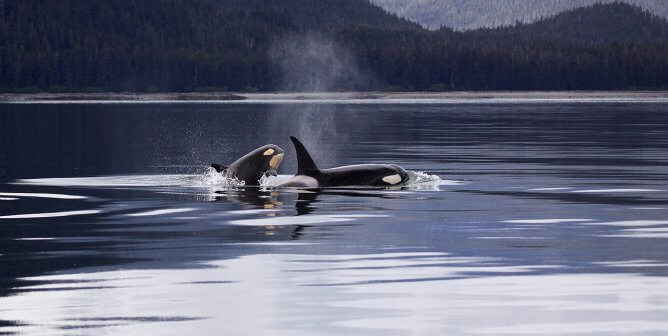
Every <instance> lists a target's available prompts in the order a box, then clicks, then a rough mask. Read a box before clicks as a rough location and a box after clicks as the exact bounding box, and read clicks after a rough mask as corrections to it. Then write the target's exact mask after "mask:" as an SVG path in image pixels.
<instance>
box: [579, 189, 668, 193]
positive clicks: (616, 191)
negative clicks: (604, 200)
mask: <svg viewBox="0 0 668 336" xmlns="http://www.w3.org/2000/svg"><path fill="white" fill-rule="evenodd" d="M662 191H665V190H661V189H621V188H620V189H585V190H574V191H571V192H572V193H592V194H605V193H611V194H613V193H643V192H662Z"/></svg>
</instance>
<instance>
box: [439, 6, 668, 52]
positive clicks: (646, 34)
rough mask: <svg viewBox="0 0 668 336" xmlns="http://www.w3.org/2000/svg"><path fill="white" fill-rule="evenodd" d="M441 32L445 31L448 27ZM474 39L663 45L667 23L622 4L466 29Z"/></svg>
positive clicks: (667, 41)
mask: <svg viewBox="0 0 668 336" xmlns="http://www.w3.org/2000/svg"><path fill="white" fill-rule="evenodd" d="M441 31H443V32H445V33H446V34H449V33H450V32H451V30H450V29H447V28H444V29H441ZM464 35H466V36H467V37H468V38H471V39H474V40H478V41H489V42H492V41H498V40H512V41H522V42H524V43H527V42H556V43H571V44H599V45H600V44H608V43H627V44H628V43H633V44H641V43H643V44H667V43H668V22H667V21H666V20H665V19H662V18H660V17H658V16H655V15H653V14H650V13H649V12H647V11H644V10H643V9H642V8H640V7H636V6H631V5H627V4H624V3H611V4H600V3H599V4H595V5H592V6H589V7H581V8H576V9H573V10H570V11H567V12H563V13H560V14H557V15H554V16H551V17H548V18H546V19H543V20H540V21H538V22H534V23H530V24H517V25H515V26H511V27H498V28H482V29H477V30H472V31H468V32H466V33H465V34H464Z"/></svg>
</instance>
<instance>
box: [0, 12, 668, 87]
mask: <svg viewBox="0 0 668 336" xmlns="http://www.w3.org/2000/svg"><path fill="white" fill-rule="evenodd" d="M528 2H530V1H528V0H527V3H528ZM667 31H668V22H667V21H665V20H663V19H660V18H658V17H656V16H653V15H651V14H648V13H646V12H644V11H643V10H641V9H640V8H638V7H636V6H632V5H628V4H622V3H615V4H605V5H595V6H590V7H586V8H579V9H576V10H571V11H567V12H564V13H561V14H559V15H556V16H553V17H550V18H547V19H544V20H541V21H539V22H535V23H532V24H520V25H516V26H512V27H510V26H508V27H501V28H494V29H479V30H473V31H467V32H457V31H453V30H451V29H440V30H438V31H430V30H426V29H424V28H422V27H420V26H419V25H417V24H415V23H412V22H410V21H408V20H405V19H401V18H399V17H397V16H395V15H392V14H388V13H387V12H386V11H384V10H383V9H382V8H380V7H378V6H375V5H372V4H371V3H369V2H368V1H365V0H281V1H265V0H198V1H191V0H161V1H144V0H87V1H79V0H59V1H52V0H21V1H7V0H5V1H2V0H0V91H8V92H34V91H43V90H45V91H50V92H95V91H132V92H158V91H213V90H232V91H255V90H259V91H277V90H290V91H328V90H330V91H331V90H439V91H442V90H593V89H605V90H608V89H668V41H667V39H666V36H667V35H668V34H667Z"/></svg>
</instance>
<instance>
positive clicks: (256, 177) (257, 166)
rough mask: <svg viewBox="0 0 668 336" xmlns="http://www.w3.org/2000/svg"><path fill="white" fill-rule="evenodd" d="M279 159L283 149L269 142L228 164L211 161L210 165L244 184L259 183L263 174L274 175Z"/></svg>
mask: <svg viewBox="0 0 668 336" xmlns="http://www.w3.org/2000/svg"><path fill="white" fill-rule="evenodd" d="M281 161H283V150H282V149H281V148H280V147H278V146H276V145H271V144H269V145H265V146H262V147H260V148H257V149H255V150H253V151H252V152H250V153H248V154H246V155H244V156H242V157H241V158H239V159H238V160H236V161H234V162H233V163H232V164H231V165H229V166H223V165H221V164H219V163H213V164H211V167H213V168H214V169H215V170H216V171H217V172H219V173H221V174H223V175H224V176H225V177H227V178H230V179H237V180H239V181H243V182H244V185H260V180H261V179H262V177H263V176H264V175H273V176H276V169H278V166H279V165H280V164H281Z"/></svg>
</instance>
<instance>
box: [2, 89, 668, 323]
mask: <svg viewBox="0 0 668 336" xmlns="http://www.w3.org/2000/svg"><path fill="white" fill-rule="evenodd" d="M667 111H668V104H666V103H651V102H642V103H633V102H627V103H605V102H596V103H595V102H591V103H584V102H579V103H569V102H567V101H562V102H559V103H554V102H550V103H548V102H542V103H541V102H535V103H528V102H524V103H520V102H515V103H509V104H500V103H497V104H476V103H475V102H471V101H469V102H467V103H466V104H459V103H454V104H436V103H432V104H404V103H397V104H342V103H336V104H329V103H319V104H306V103H297V104H286V103H281V104H278V103H277V104H271V103H265V104H229V103H223V104H43V105H42V104H27V105H0V334H5V333H7V334H12V333H21V334H40V335H50V334H56V335H57V334H65V335H71V334H77V335H91V334H130V335H183V334H213V333H218V334H262V335H268V334H271V335H282V334H285V335H323V334H337V335H338V334H359V335H376V334H377V335H409V334H411V335H413V334H415V335H445V334H448V335H469V334H471V335H480V334H492V335H499V334H507V335H531V334H556V335H561V334H576V335H608V334H610V333H620V334H625V335H658V334H665V333H668V319H666V317H667V316H668V295H667V294H666V293H668V278H667V277H666V276H668V245H667V242H668V241H667V239H668V113H667ZM289 135H297V136H299V137H300V138H301V139H302V140H303V142H304V143H305V144H306V145H307V147H309V148H310V149H311V150H312V154H313V156H314V159H315V161H316V162H317V163H318V165H319V166H321V167H332V166H336V165H343V164H353V163H373V162H380V163H396V164H399V165H401V166H403V167H405V168H406V169H409V170H411V171H414V172H422V173H424V174H422V175H420V176H421V182H419V183H411V184H410V185H408V186H406V187H404V188H400V189H381V190H379V189H330V190H321V191H319V192H315V193H304V192H298V191H296V190H288V189H280V188H275V187H272V185H276V184H277V183H278V182H279V181H281V180H283V179H285V178H287V177H289V176H290V175H292V174H293V173H294V171H295V166H296V163H295V156H294V151H293V149H292V147H291V144H290V141H289V139H288V136H289ZM266 143H275V144H277V145H279V146H281V147H282V148H283V149H285V150H286V158H285V160H284V163H283V165H282V166H281V168H280V169H279V173H280V174H281V175H280V176H278V177H277V178H274V179H272V180H270V181H268V183H267V184H266V185H265V186H264V187H262V188H252V187H245V188H244V187H226V186H224V185H222V184H220V183H218V181H216V180H215V179H212V178H211V177H210V176H207V175H206V174H205V169H204V167H206V166H208V164H210V163H211V162H222V163H229V162H231V161H233V160H235V159H236V158H238V157H240V156H241V155H243V154H245V153H246V152H248V151H250V150H251V149H253V148H255V147H259V146H261V145H264V144H266ZM436 176H437V177H436Z"/></svg>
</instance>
